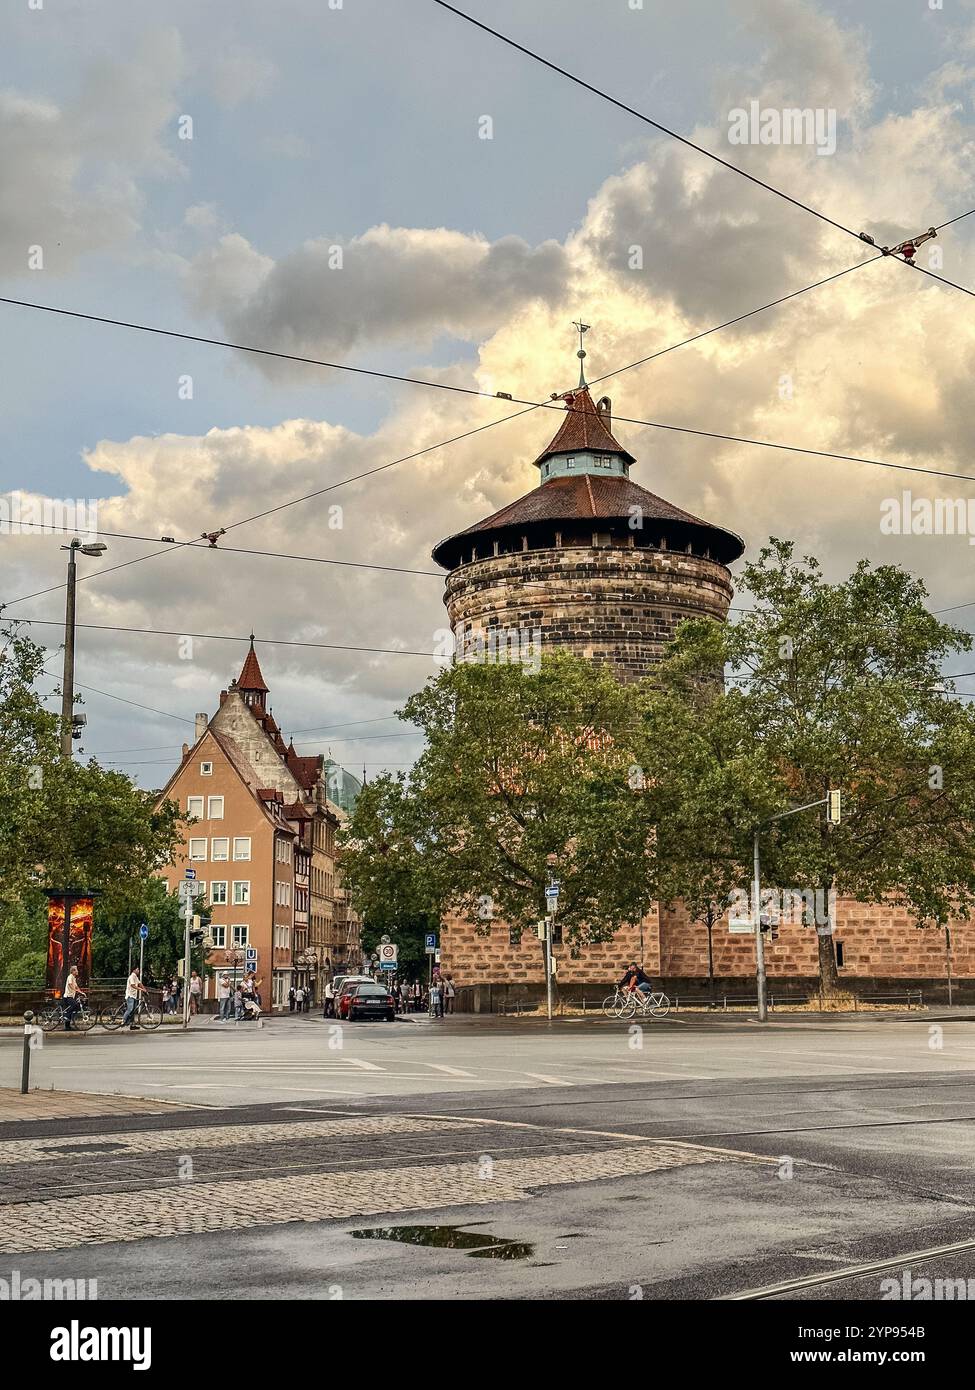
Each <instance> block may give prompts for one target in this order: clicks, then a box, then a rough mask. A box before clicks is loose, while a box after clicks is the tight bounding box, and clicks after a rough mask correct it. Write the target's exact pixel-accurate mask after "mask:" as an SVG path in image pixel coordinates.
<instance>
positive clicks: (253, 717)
mask: <svg viewBox="0 0 975 1390" xmlns="http://www.w3.org/2000/svg"><path fill="white" fill-rule="evenodd" d="M267 696H268V687H267V685H266V683H265V681H264V676H263V674H262V672H261V667H260V663H259V662H258V659H257V654H256V652H255V650H254V639H253V638H251V646H250V650H249V651H248V653H247V656H246V659H245V661H244V665H243V668H242V670H241V673H240V676H239V677H238V678H237V680H236V681H234V682H232V683H231V685H230V688H229V689H228V690H222V691H221V692H220V704H219V707H218V709H217V711H216V713H215V714H214V715H213V716H212V718H208V717H207V715H206V714H198V715H197V716H196V739H195V742H194V743H193V745H192V747H190V746H189V745H186V744H184V746H183V757H182V761H181V762H180V765H179V767H178V768H177V769H176V771H175V772H174V773H173V776H172V777H171V778H170V780H169V781H168V782H167V784H166V786H165V787H164V788H163V791H162V793H161V796H160V799H161V800H162V799H164V798H169V799H171V800H173V801H175V802H177V804H178V805H179V808H180V810H181V812H183V814H184V815H186V816H189V817H192V820H191V823H190V824H188V825H187V827H186V830H185V835H184V842H183V853H182V856H177V862H176V863H175V864H171V865H168V866H167V867H166V868H165V869H163V870H161V877H163V878H164V879H165V880H166V883H167V885H168V887H169V888H170V889H171V890H172V889H175V887H176V885H177V883H178V882H179V881H180V879H182V878H183V877H184V875H185V870H186V868H187V867H191V868H193V869H195V870H196V877H197V882H198V884H199V885H200V893H201V901H205V902H206V903H207V904H208V906H209V910H210V937H211V940H212V947H211V949H210V952H209V956H208V966H209V967H211V968H212V970H213V971H214V972H222V971H224V970H227V971H228V972H229V973H231V974H232V973H233V972H234V971H235V970H236V971H238V972H239V971H240V970H242V969H244V968H253V969H255V970H256V972H257V975H258V978H259V979H260V980H261V981H262V986H261V993H262V996H263V999H264V1002H265V1007H269V1006H273V1007H275V1008H281V1007H287V1000H288V992H289V990H290V989H291V987H292V985H295V986H297V985H301V986H303V987H304V988H305V989H310V990H311V992H312V995H313V997H314V998H315V999H316V1000H317V999H320V997H321V993H322V990H323V988H324V982H325V979H326V978H327V977H328V976H329V975H331V974H333V973H337V972H338V971H339V970H340V969H344V968H345V967H347V966H349V965H352V966H355V967H356V968H358V966H359V963H360V944H359V922H358V918H357V917H356V915H355V913H354V912H352V911H351V909H350V907H349V905H348V903H347V901H346V897H345V894H344V892H343V890H342V886H341V874H340V871H339V867H338V863H337V858H336V845H335V833H336V831H337V830H338V828H339V826H340V825H341V824H342V822H343V820H344V819H345V816H346V812H347V810H348V809H349V808H350V806H351V803H352V800H353V799H354V795H355V791H356V790H357V789H358V787H359V784H358V783H357V782H356V781H355V779H354V778H352V777H350V775H349V774H348V773H346V772H345V771H344V770H343V769H337V768H336V765H335V764H333V763H331V762H329V761H328V760H327V759H326V758H325V757H324V756H323V755H322V754H320V753H319V754H316V755H314V756H310V757H307V756H302V755H299V754H298V753H297V752H296V751H295V747H294V744H293V743H288V744H285V742H284V739H283V738H282V735H281V731H280V729H279V727H278V725H277V723H276V722H275V720H274V717H273V715H272V714H271V712H270V709H269V708H268V705H267ZM336 789H340V791H337V790H336ZM339 794H341V798H342V801H343V802H344V803H345V804H344V805H342V804H339V802H338V801H337V800H333V799H332V796H334V795H339ZM207 993H208V995H209V996H210V997H212V996H213V983H212V980H211V981H209V982H208V989H207Z"/></svg>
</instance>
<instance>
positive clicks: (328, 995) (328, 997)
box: [322, 979, 335, 1018]
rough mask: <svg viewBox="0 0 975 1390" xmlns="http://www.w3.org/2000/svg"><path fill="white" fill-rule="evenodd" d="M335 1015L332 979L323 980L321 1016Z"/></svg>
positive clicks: (331, 1016) (330, 1016)
mask: <svg viewBox="0 0 975 1390" xmlns="http://www.w3.org/2000/svg"><path fill="white" fill-rule="evenodd" d="M334 1017H335V990H334V989H333V988H332V981H331V979H328V980H326V981H325V1007H324V1009H323V1010H322V1018H334Z"/></svg>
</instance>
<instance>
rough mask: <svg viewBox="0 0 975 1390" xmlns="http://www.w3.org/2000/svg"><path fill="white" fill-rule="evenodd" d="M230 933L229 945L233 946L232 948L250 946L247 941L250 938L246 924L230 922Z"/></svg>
mask: <svg viewBox="0 0 975 1390" xmlns="http://www.w3.org/2000/svg"><path fill="white" fill-rule="evenodd" d="M230 932H231V937H230V940H231V945H233V946H249V945H250V941H249V939H248V938H249V936H250V927H249V925H248V924H247V923H246V922H231V924H230ZM241 933H243V935H241Z"/></svg>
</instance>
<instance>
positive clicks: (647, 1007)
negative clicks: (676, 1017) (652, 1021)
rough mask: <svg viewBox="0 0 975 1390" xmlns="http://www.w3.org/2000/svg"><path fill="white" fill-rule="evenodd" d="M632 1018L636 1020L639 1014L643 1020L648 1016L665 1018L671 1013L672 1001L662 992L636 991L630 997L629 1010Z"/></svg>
mask: <svg viewBox="0 0 975 1390" xmlns="http://www.w3.org/2000/svg"><path fill="white" fill-rule="evenodd" d="M628 1013H629V1016H630V1018H635V1017H636V1016H637V1014H639V1015H640V1017H641V1018H646V1016H647V1014H649V1015H650V1016H651V1018H663V1017H664V1016H665V1015H666V1014H669V1013H670V1000H669V999H668V998H667V996H666V994H664V993H663V991H662V990H659V989H657V990H649V991H645V990H642V989H635V990H634V991H633V993H632V994H631V995H630V1007H629V1009H628Z"/></svg>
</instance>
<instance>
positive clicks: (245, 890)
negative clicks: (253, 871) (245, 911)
mask: <svg viewBox="0 0 975 1390" xmlns="http://www.w3.org/2000/svg"><path fill="white" fill-rule="evenodd" d="M232 881H233V885H234V886H233V896H232V898H231V906H233V907H250V905H251V881H250V879H249V878H235V879H233V880H232ZM238 889H239V890H241V891H240V895H239V896H238Z"/></svg>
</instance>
